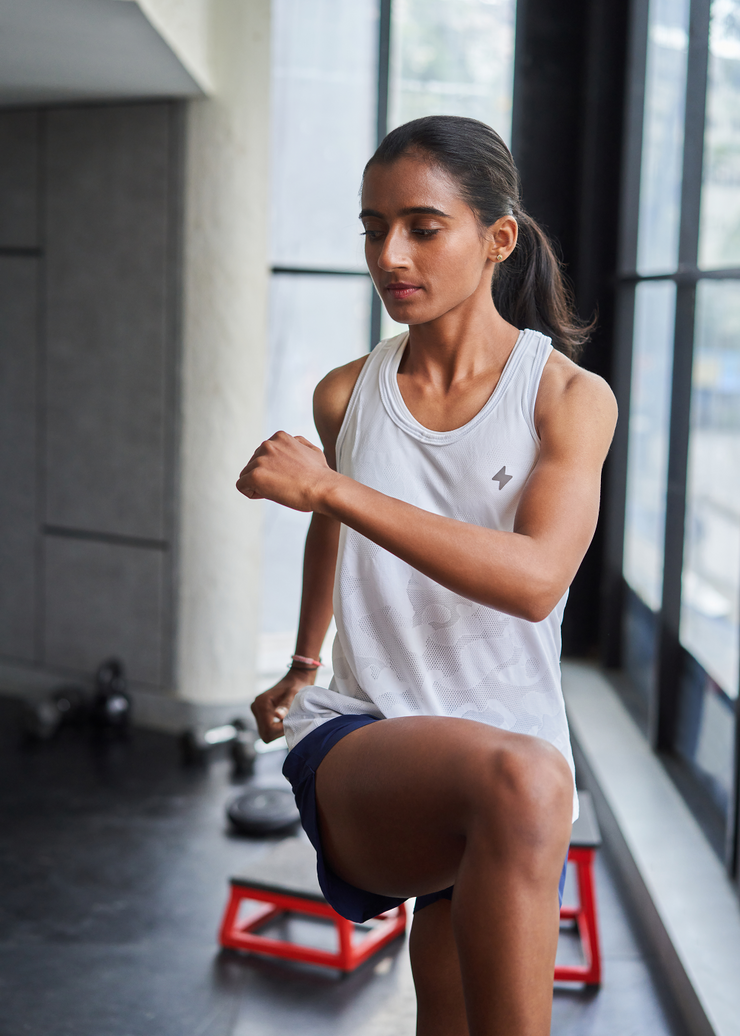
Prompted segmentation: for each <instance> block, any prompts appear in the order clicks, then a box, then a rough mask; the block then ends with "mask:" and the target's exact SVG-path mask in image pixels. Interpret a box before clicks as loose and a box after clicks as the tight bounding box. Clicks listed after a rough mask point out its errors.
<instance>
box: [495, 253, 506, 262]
mask: <svg viewBox="0 0 740 1036" xmlns="http://www.w3.org/2000/svg"><path fill="white" fill-rule="evenodd" d="M503 261H504V257H503V256H502V255H501V253H500V252H499V254H498V255H497V256H496V262H497V263H502V262H503Z"/></svg>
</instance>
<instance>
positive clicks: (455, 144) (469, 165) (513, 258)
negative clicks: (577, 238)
mask: <svg viewBox="0 0 740 1036" xmlns="http://www.w3.org/2000/svg"><path fill="white" fill-rule="evenodd" d="M414 152H421V153H422V154H423V155H425V156H428V157H429V158H430V159H431V161H432V162H434V163H435V164H436V165H438V166H439V167H440V169H442V170H444V171H445V172H446V173H448V174H449V175H450V176H452V177H453V178H454V179H455V181H456V182H457V183H458V184H459V186H460V188H461V191H462V195H463V197H464V198H465V200H466V201H467V203H468V204H469V205H470V207H471V209H472V210H473V212H474V213H475V214H476V217H477V218H478V221H479V223H480V224H481V226H483V227H490V226H491V224H493V223H495V222H496V220H497V219H500V218H501V216H506V215H511V216H514V217H515V218H516V221H517V223H518V225H519V237H518V239H517V243H516V247H515V249H514V251H513V252H512V253H511V255H510V256H509V257H508V258H507V260H506V262H504V263H502V264H501V265H499V266H496V267H495V268H494V276H493V281H492V284H491V291H492V294H493V301H494V303H495V305H496V309H497V310H498V311H499V313H500V314H501V316H502V317H503V318H504V319H505V320H508V321H509V323H511V324H513V325H514V326H515V327H518V328H525V327H531V328H533V329H534V330H536V331H541V332H542V333H543V334H546V335H549V337H550V338H551V339H552V343H553V345H554V346H556V347H557V348H558V349H559V350H560V351H561V352H563V353H565V355H566V356H569V357H570V358H571V359H576V358H577V356H578V354H579V353H580V351H581V348H582V347H583V345H584V344H585V342H586V341H588V338H589V335H590V333H591V331H592V330H593V323H594V322H592V323H591V324H586V323H585V322H584V321H582V320H581V319H580V317H579V316H578V314H577V313H576V311H575V305H574V301H573V293H572V291H571V288H570V286H569V284H568V282H567V281H566V279H565V275H564V273H563V265H562V263H561V262H560V260H559V259H558V257H557V256H556V254H555V252H554V250H553V246H552V245H551V243H550V241H549V240H548V238H547V235H546V234H545V232H544V231H543V230H542V228H541V227H540V226H538V224H537V223H536V222H535V221H534V220H533V219H532V217H531V216H529V215H528V214H527V213H526V212H525V211H524V209H523V208H522V206H521V203H520V191H521V188H520V181H519V173H518V172H517V168H516V166H515V165H514V159H513V158H512V157H511V152H510V151H509V149H508V148H507V146H506V144H504V142H503V140H502V139H501V137H500V136H499V135H498V133H496V131H495V130H493V129H491V127H490V126H486V124H485V123H483V122H478V120H477V119H466V118H462V117H460V116H456V115H430V116H428V117H427V118H424V119H414V121H413V122H407V123H406V124H405V125H403V126H399V127H398V129H394V130H392V131H391V132H390V133H389V134H388V136H387V137H386V138H385V139H384V140H383V141H382V142H381V144H380V146H379V147H378V150H377V151H376V152H375V154H374V155H373V157H372V158H371V159H370V161H369V162H368V163H367V165H366V166H365V172H367V170H368V169H369V168H370V167H371V166H373V165H378V164H382V165H388V164H390V163H391V162H395V161H396V159H398V158H401V157H402V156H404V155H408V154H413V153H414Z"/></svg>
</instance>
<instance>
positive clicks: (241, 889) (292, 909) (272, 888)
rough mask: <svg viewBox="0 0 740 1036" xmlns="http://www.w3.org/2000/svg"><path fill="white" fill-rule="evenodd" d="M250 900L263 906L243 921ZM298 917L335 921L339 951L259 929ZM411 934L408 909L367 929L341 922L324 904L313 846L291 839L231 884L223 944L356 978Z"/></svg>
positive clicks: (400, 909) (402, 908)
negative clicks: (354, 974) (391, 944)
mask: <svg viewBox="0 0 740 1036" xmlns="http://www.w3.org/2000/svg"><path fill="white" fill-rule="evenodd" d="M245 900H251V901H253V905H254V903H257V904H260V905H259V906H257V907H256V909H254V910H253V911H252V913H251V914H249V915H248V916H247V917H246V918H240V914H241V913H242V903H243V902H244V901H245ZM293 913H294V914H304V915H308V916H310V917H314V918H316V919H327V920H330V921H332V922H333V924H334V928H335V930H336V934H337V943H338V946H337V949H336V950H335V951H331V950H322V949H318V948H317V947H314V946H306V945H304V944H301V943H294V942H289V941H287V940H286V939H278V938H273V937H271V936H269V935H260V934H259V932H258V929H260V928H263V927H264V926H265V925H267V924H268V923H269V922H270V921H274V920H276V919H277V918H279V917H281V916H283V915H285V914H293ZM405 930H406V904H405V903H402V904H401V906H399V907H395V908H394V909H393V910H388V911H387V912H386V913H384V914H381V915H380V916H379V917H376V918H375V919H374V920H373V921H370V922H368V923H367V924H366V925H363V926H361V927H360V926H358V925H356V924H355V923H354V922H353V921H348V920H347V919H346V918H344V917H341V916H340V915H339V914H338V913H337V912H336V911H335V910H334V909H333V908H332V907H330V906H329V904H328V903H327V902H326V900H325V899H324V895H323V893H322V891H321V889H320V887H319V882H318V879H317V877H316V854H315V853H314V851H313V848H312V847H311V845H310V844H309V843H308V842H304V841H303V840H302V839H298V838H286V839H285V840H284V841H283V842H281V843H280V844H279V845H278V846H277V847H276V848H275V849H274V850H273V851H272V852H271V853H268V855H267V856H264V857H263V858H262V859H261V860H260V861H259V862H258V863H257V864H255V866H254V867H253V868H251V869H250V871H249V872H248V873H246V874H241V875H238V876H236V877H233V878H232V879H231V894H230V896H229V902H228V904H227V906H226V911H225V913H224V917H223V921H222V923H221V929H220V932H219V936H218V939H219V943H220V945H221V946H223V947H224V948H226V949H231V950H243V951H247V952H249V953H257V954H261V955H263V956H267V957H281V958H283V959H284V960H295V961H302V962H303V963H306V964H320V965H324V966H325V967H329V968H337V969H339V970H340V971H343V972H350V971H354V970H355V968H357V967H359V965H360V964H362V963H363V962H364V961H366V960H367V959H368V957H371V956H372V955H373V954H375V953H377V952H378V951H379V950H381V949H382V948H383V947H384V946H386V945H387V944H388V943H389V942H390V941H391V940H392V939H396V938H397V937H398V936H400V935H402V934H403V933H404V932H405Z"/></svg>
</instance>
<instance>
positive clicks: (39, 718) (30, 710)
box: [23, 684, 87, 741]
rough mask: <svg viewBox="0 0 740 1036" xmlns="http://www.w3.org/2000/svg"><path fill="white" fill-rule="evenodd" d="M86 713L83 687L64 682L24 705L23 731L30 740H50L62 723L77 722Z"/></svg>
mask: <svg viewBox="0 0 740 1036" xmlns="http://www.w3.org/2000/svg"><path fill="white" fill-rule="evenodd" d="M86 713H87V708H86V701H85V692H84V690H83V688H81V687H77V686H75V685H74V684H65V685H64V686H63V687H58V688H57V689H56V690H55V691H52V692H51V694H49V695H48V696H47V697H46V698H42V699H41V700H40V701H35V702H29V703H28V704H27V705H26V707H25V710H24V715H23V731H24V734H25V736H26V738H27V739H28V740H30V741H50V740H51V739H52V738H53V737H54V735H55V734H56V733H57V731H58V730H59V728H60V727H61V726H62V724H67V723H77V722H79V721H80V720H81V719H84V718H85V716H86Z"/></svg>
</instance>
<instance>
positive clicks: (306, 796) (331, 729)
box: [283, 716, 568, 922]
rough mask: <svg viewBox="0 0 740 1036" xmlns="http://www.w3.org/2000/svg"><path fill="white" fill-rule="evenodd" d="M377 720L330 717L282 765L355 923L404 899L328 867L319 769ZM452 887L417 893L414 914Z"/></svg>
mask: <svg viewBox="0 0 740 1036" xmlns="http://www.w3.org/2000/svg"><path fill="white" fill-rule="evenodd" d="M378 722H380V721H379V720H378V719H377V718H376V717H375V716H337V717H336V719H331V720H327V722H326V723H322V724H321V726H320V727H317V728H316V729H315V730H312V731H311V732H310V733H309V734H306V736H305V737H304V738H302V739H301V740H300V741H299V742H298V744H297V745H296V746H295V748H293V750H292V751H291V752H289V753H288V757H287V758H286V760H285V763H284V764H283V773H284V774H285V776H286V777H287V778H288V780H289V781H290V783H291V786H292V788H293V794H294V795H295V800H296V804H297V806H298V810H299V812H300V814H301V824H302V825H303V829H304V831H305V832H306V834H307V835H308V837H309V839H310V841H311V844H312V845H313V847H314V849H315V850H316V858H317V868H316V869H317V872H318V878H319V885H320V886H321V891H322V892H323V893H324V896H325V897H326V900H327V902H328V903H329V904H330V905H331V906H332V907H333V908H334V909H335V910H336V912H337V913H338V914H341V916H342V917H346V918H347V919H348V920H349V921H355V922H362V921H369V920H370V918H371V917H377V916H378V914H382V913H383V912H384V911H385V910H391V909H392V908H393V907H397V906H400V904H401V903H403V902H405V900H403V899H395V898H394V897H393V896H379V895H377V894H376V893H374V892H366V891H365V890H364V889H358V888H356V887H355V886H354V885H350V884H348V882H346V881H343V880H342V879H341V878H340V877H338V876H337V875H336V874H335V873H334V872H333V871H332V870H331V869H330V868H329V867H328V866H327V864H326V861H325V860H324V853H323V850H322V847H321V838H320V836H319V820H318V814H317V810H316V771H317V769H318V768H319V764H320V763H321V761H322V759H323V758H324V756H325V755H327V753H328V752H329V751H330V750H331V749H332V748H333V747H334V745H335V744H336V743H337V742H338V741H341V740H342V738H343V737H346V735H347V734H349V733H351V732H352V731H353V730H357V729H358V727H364V726H365V725H366V724H368V723H378ZM567 863H568V860H567V857H566V860H565V863H564V864H563V872H562V874H561V875H560V885H559V889H558V892H559V896H560V902H561V904H562V902H563V887H564V885H565V872H566V867H567ZM453 887H454V886H452V885H450V886H449V888H446V889H441V890H440V891H439V892H430V893H429V894H428V895H425V896H417V899H416V906H415V908H414V913H417V912H418V911H419V910H422V909H423V908H424V907H426V906H429V905H430V904H431V903H434V902H436V900H438V899H452V890H453Z"/></svg>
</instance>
